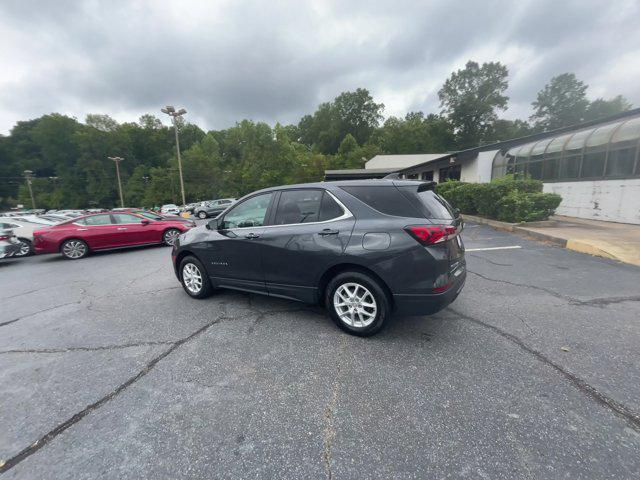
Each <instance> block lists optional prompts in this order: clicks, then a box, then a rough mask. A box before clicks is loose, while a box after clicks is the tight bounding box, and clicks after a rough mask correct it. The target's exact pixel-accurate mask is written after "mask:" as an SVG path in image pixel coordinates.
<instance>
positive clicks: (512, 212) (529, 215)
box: [496, 190, 562, 223]
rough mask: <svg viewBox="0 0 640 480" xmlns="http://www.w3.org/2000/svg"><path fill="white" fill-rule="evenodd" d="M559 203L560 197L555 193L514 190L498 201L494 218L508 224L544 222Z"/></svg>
mask: <svg viewBox="0 0 640 480" xmlns="http://www.w3.org/2000/svg"><path fill="white" fill-rule="evenodd" d="M561 201H562V197H560V195H557V194H555V193H523V192H520V191H517V190H514V191H512V192H510V193H509V194H508V195H507V196H505V197H503V198H501V199H500V200H499V201H498V205H497V209H496V210H497V215H496V218H497V219H498V220H501V221H503V222H510V223H516V222H535V221H538V220H546V219H547V218H549V215H551V214H553V212H554V211H555V209H556V208H557V207H558V205H560V202H561Z"/></svg>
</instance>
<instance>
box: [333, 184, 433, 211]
mask: <svg viewBox="0 0 640 480" xmlns="http://www.w3.org/2000/svg"><path fill="white" fill-rule="evenodd" d="M341 188H342V189H343V190H344V191H346V192H348V193H350V194H351V195H353V196H354V197H356V198H357V199H358V200H360V201H361V202H364V203H366V204H367V205H369V206H370V207H371V208H373V209H375V210H377V211H379V212H381V213H385V214H387V215H395V216H397V217H421V216H422V214H420V213H419V210H418V209H417V208H416V207H415V206H414V205H413V204H412V202H411V201H409V199H408V198H407V197H406V196H404V195H403V194H402V193H400V190H398V189H397V188H396V187H395V186H394V185H367V186H352V187H341ZM414 188H415V187H414Z"/></svg>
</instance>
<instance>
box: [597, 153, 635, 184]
mask: <svg viewBox="0 0 640 480" xmlns="http://www.w3.org/2000/svg"><path fill="white" fill-rule="evenodd" d="M636 152H637V148H622V149H618V150H612V151H610V152H609V158H607V170H606V172H605V175H606V176H607V177H620V176H627V175H633V165H634V163H635V161H636Z"/></svg>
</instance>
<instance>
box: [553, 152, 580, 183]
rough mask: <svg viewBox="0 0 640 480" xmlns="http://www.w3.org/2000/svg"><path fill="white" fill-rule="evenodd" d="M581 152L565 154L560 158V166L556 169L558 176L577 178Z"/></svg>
mask: <svg viewBox="0 0 640 480" xmlns="http://www.w3.org/2000/svg"><path fill="white" fill-rule="evenodd" d="M580 158H581V154H574V155H566V156H564V157H562V158H561V159H560V168H559V169H558V178H560V179H561V180H562V179H567V180H569V179H573V178H578V174H579V173H580Z"/></svg>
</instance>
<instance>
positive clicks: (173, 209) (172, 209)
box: [160, 203, 180, 215]
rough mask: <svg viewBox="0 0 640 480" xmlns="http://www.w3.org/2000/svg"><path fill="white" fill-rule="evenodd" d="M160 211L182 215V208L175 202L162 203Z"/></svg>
mask: <svg viewBox="0 0 640 480" xmlns="http://www.w3.org/2000/svg"><path fill="white" fill-rule="evenodd" d="M160 213H170V214H173V215H180V209H179V208H178V206H177V205H175V204H173V203H167V204H166V205H162V207H161V208H160Z"/></svg>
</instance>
